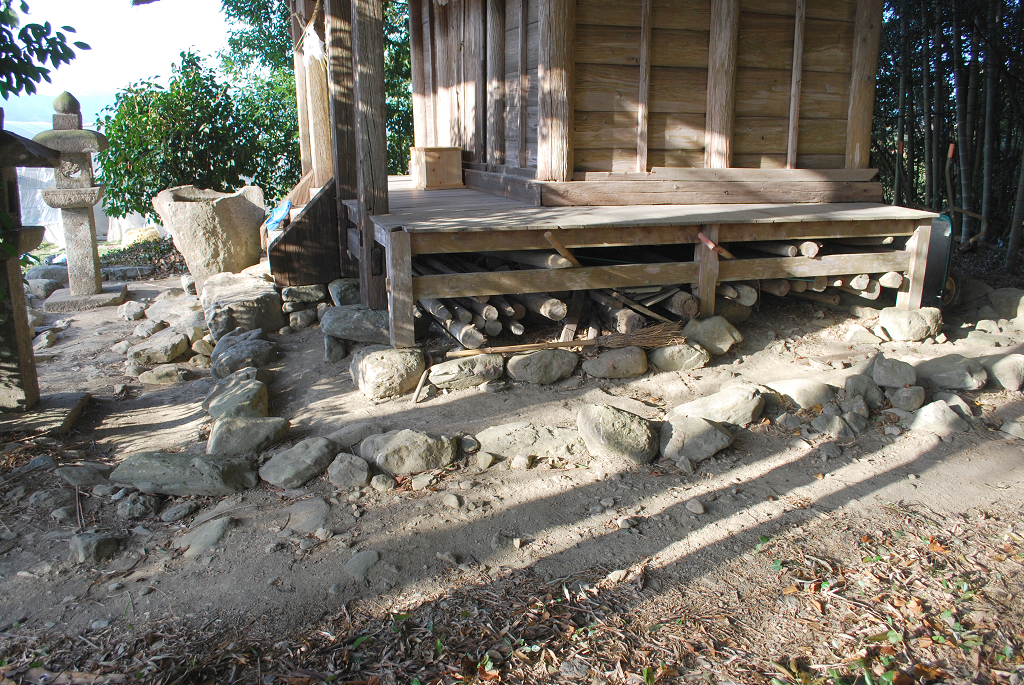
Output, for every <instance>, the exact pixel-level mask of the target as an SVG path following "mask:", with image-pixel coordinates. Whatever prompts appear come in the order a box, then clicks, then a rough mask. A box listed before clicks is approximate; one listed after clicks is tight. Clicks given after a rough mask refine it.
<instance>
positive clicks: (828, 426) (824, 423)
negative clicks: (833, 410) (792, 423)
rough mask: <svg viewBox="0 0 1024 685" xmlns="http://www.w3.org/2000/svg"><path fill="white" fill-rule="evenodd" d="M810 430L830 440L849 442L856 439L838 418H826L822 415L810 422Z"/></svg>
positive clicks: (845, 424)
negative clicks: (826, 436) (830, 438)
mask: <svg viewBox="0 0 1024 685" xmlns="http://www.w3.org/2000/svg"><path fill="white" fill-rule="evenodd" d="M811 428H813V429H814V430H815V431H817V432H819V433H823V434H825V435H828V436H829V437H832V438H837V439H841V440H849V439H851V438H854V437H856V433H854V431H853V430H852V429H851V428H850V426H849V425H847V423H846V421H844V420H843V419H842V418H841V417H839V416H828V415H825V414H822V415H820V416H816V417H815V418H814V420H813V421H811Z"/></svg>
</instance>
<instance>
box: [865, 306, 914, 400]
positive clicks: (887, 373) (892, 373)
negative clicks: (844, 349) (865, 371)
mask: <svg viewBox="0 0 1024 685" xmlns="http://www.w3.org/2000/svg"><path fill="white" fill-rule="evenodd" d="M899 311H902V310H899ZM872 378H873V379H874V381H875V384H876V385H878V386H879V387H882V388H902V387H904V386H907V385H914V383H916V382H917V373H916V372H915V371H914V367H913V366H911V365H910V364H908V363H906V362H901V361H899V360H898V359H888V358H886V356H885V355H882V354H879V355H876V356H875V360H874V366H873V370H872Z"/></svg>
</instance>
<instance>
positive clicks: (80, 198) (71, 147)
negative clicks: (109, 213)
mask: <svg viewBox="0 0 1024 685" xmlns="http://www.w3.org/2000/svg"><path fill="white" fill-rule="evenodd" d="M53 109H54V110H55V111H56V114H54V115H53V130H52V131H43V132H42V133H40V134H39V135H37V136H36V137H35V138H34V139H33V140H34V141H35V142H37V143H41V144H42V145H45V146H47V147H50V148H53V149H54V150H57V151H58V152H60V165H59V166H58V167H57V168H56V170H55V174H54V175H55V176H56V181H57V187H56V188H45V189H43V191H42V196H43V201H44V202H46V204H48V205H49V206H51V207H53V208H55V209H59V210H60V214H61V221H62V223H63V225H64V240H65V246H66V249H67V257H68V289H67V290H63V289H62V290H57V291H55V292H54V293H53V294H52V295H50V297H48V298H47V299H46V303H45V304H44V305H43V308H44V309H45V310H46V311H48V312H71V311H78V310H81V309H93V308H95V307H104V306H109V305H119V304H121V303H122V302H124V300H125V298H126V297H127V294H128V286H127V285H125V284H123V283H121V284H110V285H107V286H106V287H104V286H103V283H102V280H101V275H100V258H99V252H98V250H97V246H96V218H95V217H94V216H93V209H92V208H93V206H94V205H96V204H97V203H99V201H100V200H101V199H103V186H98V185H96V184H95V182H94V180H95V179H94V178H93V173H92V155H93V153H96V152H100V151H102V150H105V149H106V148H107V147H108V145H109V143H107V139H106V137H105V136H104V135H103V134H102V133H97V132H96V131H88V130H83V129H82V110H81V107H80V105H79V103H78V100H76V99H75V97H74V96H73V95H71V93H68V92H64V93H61V94H60V95H58V96H57V99H56V100H54V101H53Z"/></svg>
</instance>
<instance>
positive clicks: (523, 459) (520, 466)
mask: <svg viewBox="0 0 1024 685" xmlns="http://www.w3.org/2000/svg"><path fill="white" fill-rule="evenodd" d="M531 466H533V456H532V455H529V454H520V455H518V456H516V457H514V458H513V459H512V468H513V469H514V470H516V471H526V470H527V469H529V468H530V467H531Z"/></svg>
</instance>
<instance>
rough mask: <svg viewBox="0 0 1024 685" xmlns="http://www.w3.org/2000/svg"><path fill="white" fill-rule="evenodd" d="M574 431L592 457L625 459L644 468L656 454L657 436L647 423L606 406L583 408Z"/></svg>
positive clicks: (637, 417) (597, 405) (592, 405)
mask: <svg viewBox="0 0 1024 685" xmlns="http://www.w3.org/2000/svg"><path fill="white" fill-rule="evenodd" d="M576 427H577V428H578V429H579V431H580V435H581V436H582V437H583V442H584V443H585V444H586V446H587V451H588V452H590V453H591V454H592V455H594V456H595V457H613V458H625V459H629V460H630V461H632V462H635V463H637V464H646V463H648V462H650V461H651V460H652V459H654V457H655V456H657V454H658V435H657V433H656V432H655V431H654V430H653V429H652V428H651V424H650V422H649V421H648V420H647V419H645V418H643V417H641V416H637V415H636V414H631V413H629V412H628V411H622V410H621V409H617V408H615V407H611V406H609V405H607V404H585V405H583V406H582V407H580V410H579V413H578V414H577V415H576Z"/></svg>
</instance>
